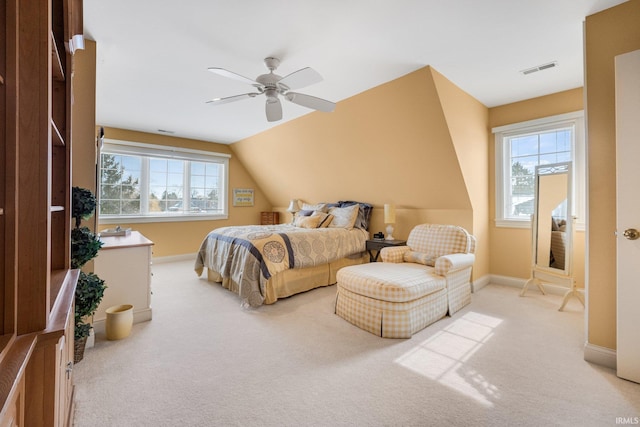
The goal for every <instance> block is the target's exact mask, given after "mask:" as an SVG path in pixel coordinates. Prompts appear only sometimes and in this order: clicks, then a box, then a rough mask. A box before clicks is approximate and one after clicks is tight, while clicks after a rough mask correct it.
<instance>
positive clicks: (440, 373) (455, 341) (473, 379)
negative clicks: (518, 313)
mask: <svg viewBox="0 0 640 427" xmlns="http://www.w3.org/2000/svg"><path fill="white" fill-rule="evenodd" d="M501 323H502V319H498V318H496V317H491V316H486V315H483V314H479V313H475V312H469V313H466V314H465V315H464V316H462V317H461V318H460V319H458V320H456V321H455V322H453V323H452V324H451V325H449V326H447V327H446V328H444V329H443V330H442V331H440V332H438V333H437V334H435V335H434V336H433V337H431V338H429V339H428V340H426V341H424V342H422V343H420V344H418V345H417V346H416V347H414V348H412V349H411V350H409V351H408V352H406V353H405V354H403V355H402V356H400V357H398V358H397V359H396V360H395V363H397V364H399V365H401V366H403V367H405V368H407V369H410V370H411V371H413V372H415V373H418V374H420V375H423V376H425V377H427V378H429V379H431V380H434V381H437V382H438V383H440V384H442V385H445V386H447V387H449V388H451V389H453V390H455V391H457V392H459V393H461V394H463V395H466V396H468V397H470V398H473V399H475V400H477V401H478V402H479V403H481V404H482V405H484V406H486V407H492V406H493V402H492V400H496V399H499V398H500V392H499V390H498V388H497V387H496V386H495V385H493V384H491V383H490V382H489V381H488V380H487V379H486V378H484V377H483V376H482V374H480V373H479V372H476V371H475V370H473V369H467V368H466V366H465V363H466V362H467V361H468V360H469V359H470V358H471V356H473V354H474V353H476V352H477V351H478V350H479V349H480V348H481V347H482V346H483V345H484V344H485V343H486V342H487V341H489V339H491V337H492V336H493V334H494V330H495V328H497V327H498V326H499V325H500V324H501Z"/></svg>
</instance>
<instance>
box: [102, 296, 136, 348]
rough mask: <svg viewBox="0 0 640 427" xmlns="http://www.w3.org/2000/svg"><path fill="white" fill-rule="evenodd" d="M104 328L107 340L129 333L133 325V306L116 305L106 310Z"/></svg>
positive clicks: (120, 337)
mask: <svg viewBox="0 0 640 427" xmlns="http://www.w3.org/2000/svg"><path fill="white" fill-rule="evenodd" d="M106 313H107V320H106V322H105V330H106V332H107V339H108V340H120V339H122V338H126V337H128V336H129V334H130V333H131V327H132V326H133V306H132V305H131V304H124V305H116V306H113V307H109V308H107V310H106Z"/></svg>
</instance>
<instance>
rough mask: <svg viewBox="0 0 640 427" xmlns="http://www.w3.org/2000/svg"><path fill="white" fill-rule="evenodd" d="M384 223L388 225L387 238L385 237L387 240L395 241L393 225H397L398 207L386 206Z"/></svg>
mask: <svg viewBox="0 0 640 427" xmlns="http://www.w3.org/2000/svg"><path fill="white" fill-rule="evenodd" d="M384 223H385V224H387V237H385V240H395V238H394V237H393V224H395V223H396V207H395V206H394V205H389V204H385V205H384Z"/></svg>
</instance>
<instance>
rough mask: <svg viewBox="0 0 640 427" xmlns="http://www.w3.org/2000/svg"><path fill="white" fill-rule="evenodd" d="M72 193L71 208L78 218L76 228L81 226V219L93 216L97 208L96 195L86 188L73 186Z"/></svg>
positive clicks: (73, 214)
mask: <svg viewBox="0 0 640 427" xmlns="http://www.w3.org/2000/svg"><path fill="white" fill-rule="evenodd" d="M72 190H73V191H72V194H71V210H72V214H71V216H73V217H74V218H75V220H76V228H78V227H80V221H82V220H83V219H84V220H87V219H89V218H91V217H92V216H93V212H94V211H95V210H96V197H95V196H94V195H93V193H92V192H91V191H90V190H87V189H86V188H80V187H73V189H72Z"/></svg>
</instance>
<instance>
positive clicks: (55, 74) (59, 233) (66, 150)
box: [0, 0, 82, 426]
mask: <svg viewBox="0 0 640 427" xmlns="http://www.w3.org/2000/svg"><path fill="white" fill-rule="evenodd" d="M3 5H4V6H3V8H0V27H2V28H3V29H6V31H3V32H0V128H2V129H3V130H4V129H6V131H3V132H0V170H1V172H0V173H2V174H3V175H4V176H3V180H0V182H2V184H0V210H1V211H2V215H0V425H2V426H4V425H26V426H66V425H71V418H72V401H73V375H72V373H73V358H74V357H73V356H74V345H73V343H74V336H73V335H74V330H73V328H74V315H73V306H74V305H73V304H74V296H75V286H76V282H77V279H78V271H77V270H70V247H71V245H70V235H71V146H72V135H71V104H70V102H71V93H72V90H73V88H72V82H71V80H70V76H71V73H70V70H71V69H72V66H73V56H72V54H71V52H68V50H67V49H66V48H65V41H66V40H69V39H70V38H71V36H72V35H73V34H76V33H78V34H81V32H82V13H81V10H82V0H7V1H6V2H5V3H3ZM18 165H20V167H19V168H18Z"/></svg>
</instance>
